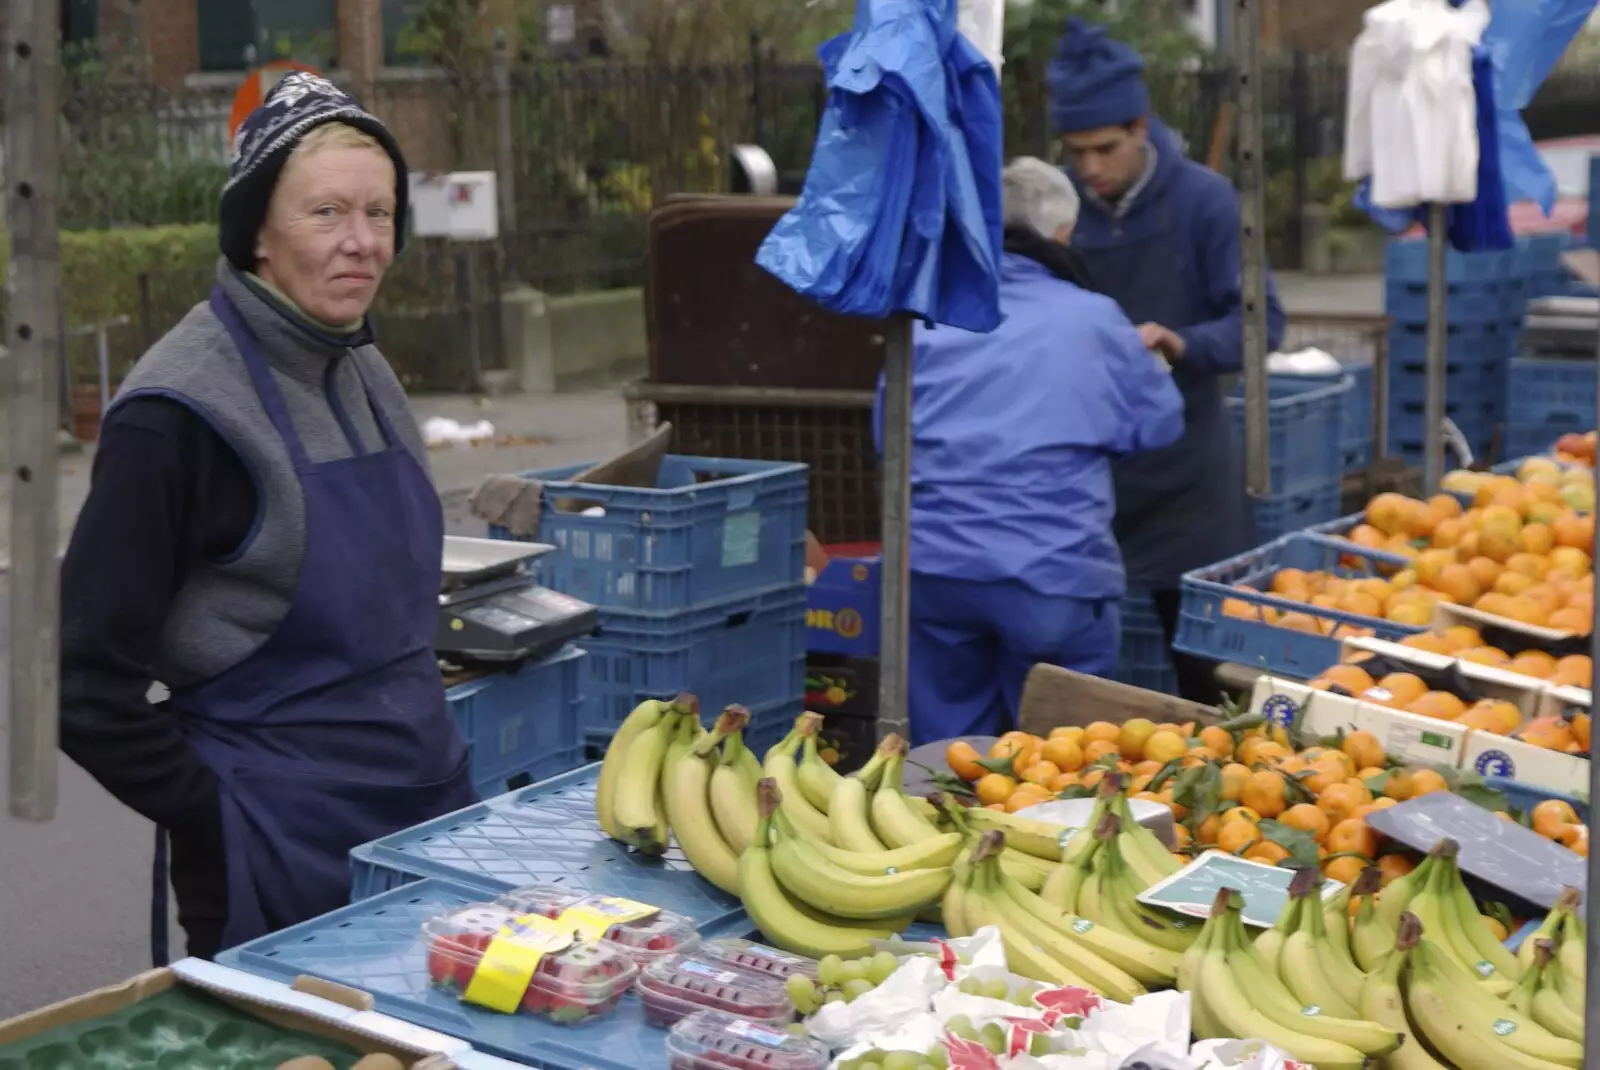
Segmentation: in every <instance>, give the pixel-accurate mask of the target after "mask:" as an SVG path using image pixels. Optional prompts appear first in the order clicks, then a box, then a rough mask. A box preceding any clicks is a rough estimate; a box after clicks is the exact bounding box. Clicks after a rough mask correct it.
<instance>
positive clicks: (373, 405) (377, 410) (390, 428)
mask: <svg viewBox="0 0 1600 1070" xmlns="http://www.w3.org/2000/svg"><path fill="white" fill-rule="evenodd" d="M350 366H351V367H352V368H354V369H355V370H356V379H358V380H359V381H360V383H361V392H362V394H363V395H365V397H366V399H367V408H368V409H370V410H372V418H373V419H374V420H376V421H377V422H378V433H379V434H380V435H382V436H383V444H384V446H385V448H387V449H391V450H395V449H404V448H405V443H404V441H403V440H402V439H401V438H400V436H399V435H398V434H396V433H395V429H394V424H392V423H390V422H389V416H388V414H387V413H385V412H384V411H383V406H382V405H380V404H378V399H377V398H375V397H373V396H372V384H371V383H369V382H367V373H366V371H365V370H363V369H362V367H361V361H359V360H357V359H356V352H355V350H354V349H352V350H350Z"/></svg>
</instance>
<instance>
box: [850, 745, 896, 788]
mask: <svg viewBox="0 0 1600 1070" xmlns="http://www.w3.org/2000/svg"><path fill="white" fill-rule="evenodd" d="M887 760H888V757H887V756H886V755H885V754H884V753H883V751H882V750H881V749H880V750H878V751H876V752H875V753H874V754H873V755H872V757H871V758H870V759H868V760H867V764H866V765H863V766H862V767H861V768H860V769H857V770H856V771H855V772H854V773H852V774H850V775H851V776H853V777H855V778H856V779H857V780H859V781H861V783H863V784H865V785H866V787H867V790H868V791H872V790H874V789H875V788H877V786H878V784H879V783H880V782H881V781H882V779H883V766H884V763H885V762H886V761H887Z"/></svg>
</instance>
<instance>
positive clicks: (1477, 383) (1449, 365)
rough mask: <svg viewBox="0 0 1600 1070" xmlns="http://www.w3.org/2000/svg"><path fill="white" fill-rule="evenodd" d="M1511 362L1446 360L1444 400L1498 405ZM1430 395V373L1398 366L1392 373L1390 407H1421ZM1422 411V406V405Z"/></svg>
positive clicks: (1470, 405) (1450, 402)
mask: <svg viewBox="0 0 1600 1070" xmlns="http://www.w3.org/2000/svg"><path fill="white" fill-rule="evenodd" d="M1507 367H1508V362H1504V361H1501V362H1496V363H1492V364H1472V363H1467V362H1465V361H1461V362H1457V361H1447V362H1446V363H1445V385H1444V389H1445V400H1446V403H1447V404H1450V405H1465V406H1468V407H1471V408H1482V407H1484V406H1486V405H1491V404H1492V405H1499V404H1501V403H1502V402H1503V400H1504V398H1505V393H1506V369H1507ZM1427 398H1428V374H1427V372H1426V371H1425V370H1423V369H1422V368H1420V367H1417V368H1413V367H1412V366H1410V365H1406V366H1403V367H1396V368H1395V369H1394V371H1393V372H1391V373H1390V375H1389V407H1390V409H1391V410H1393V409H1394V408H1395V407H1396V406H1404V405H1416V406H1419V407H1420V406H1421V405H1422V404H1423V403H1424V402H1425V401H1426V400H1427ZM1419 411H1420V408H1419Z"/></svg>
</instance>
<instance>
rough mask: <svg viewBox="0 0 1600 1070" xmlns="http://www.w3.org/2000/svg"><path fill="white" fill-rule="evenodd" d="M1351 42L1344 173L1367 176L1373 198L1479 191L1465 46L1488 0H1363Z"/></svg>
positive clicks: (1434, 199) (1459, 196) (1392, 201)
mask: <svg viewBox="0 0 1600 1070" xmlns="http://www.w3.org/2000/svg"><path fill="white" fill-rule="evenodd" d="M1362 21H1363V28H1362V31H1361V36H1359V37H1357V38H1356V43H1355V45H1354V46H1353V47H1352V48H1351V50H1350V84H1349V98H1348V106H1347V108H1346V118H1345V144H1344V176H1345V178H1346V179H1347V180H1349V181H1358V180H1360V179H1363V178H1368V177H1370V178H1371V179H1372V193H1371V195H1372V203H1373V204H1374V205H1375V206H1377V207H1379V208H1411V207H1414V206H1416V205H1419V204H1427V203H1444V204H1455V203H1462V202H1468V201H1472V200H1474V199H1476V198H1477V196H1478V119H1477V99H1476V97H1475V96H1474V93H1473V87H1472V48H1473V46H1474V45H1476V44H1477V43H1478V41H1479V40H1480V39H1481V38H1482V37H1483V31H1484V30H1485V29H1486V28H1487V27H1488V25H1489V7H1488V4H1487V3H1485V0H1467V2H1466V3H1465V4H1463V5H1462V6H1461V7H1459V8H1457V7H1452V6H1451V5H1450V2H1449V0H1386V2H1385V3H1381V4H1378V5H1377V6H1375V7H1371V8H1368V9H1367V12H1366V14H1365V15H1364V16H1363V18H1362Z"/></svg>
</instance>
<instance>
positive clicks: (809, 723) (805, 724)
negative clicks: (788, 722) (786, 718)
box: [794, 713, 822, 739]
mask: <svg viewBox="0 0 1600 1070" xmlns="http://www.w3.org/2000/svg"><path fill="white" fill-rule="evenodd" d="M821 727H822V714H820V713H802V714H801V715H800V719H799V720H798V721H796V722H795V723H794V729H795V731H796V732H798V733H799V734H800V738H801V739H810V738H813V737H815V736H816V734H817V730H818V729H820V728H821Z"/></svg>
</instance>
